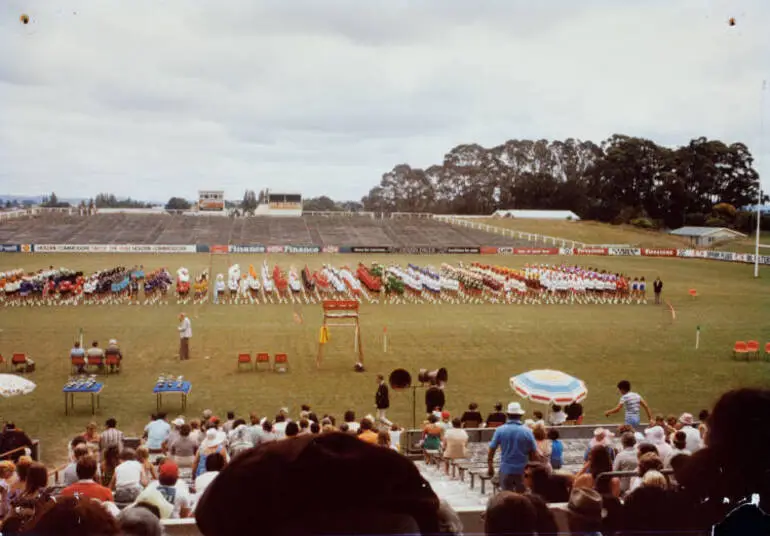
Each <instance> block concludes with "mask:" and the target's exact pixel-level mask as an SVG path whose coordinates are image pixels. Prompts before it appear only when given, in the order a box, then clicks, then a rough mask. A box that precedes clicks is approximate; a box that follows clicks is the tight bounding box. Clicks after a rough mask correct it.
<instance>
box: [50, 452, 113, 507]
mask: <svg viewBox="0 0 770 536" xmlns="http://www.w3.org/2000/svg"><path fill="white" fill-rule="evenodd" d="M96 467H97V465H96V459H95V458H94V457H93V456H83V457H82V458H80V459H79V460H78V464H77V469H76V470H77V477H78V479H77V481H76V482H73V483H72V484H70V485H69V486H67V487H66V488H64V489H63V490H62V492H61V494H62V496H64V497H72V496H74V495H83V496H85V497H88V498H89V499H96V500H98V501H102V502H113V501H114V499H113V495H112V491H110V489H109V488H106V487H104V486H102V485H101V484H99V483H97V482H96V481H95V480H94V478H95V477H96Z"/></svg>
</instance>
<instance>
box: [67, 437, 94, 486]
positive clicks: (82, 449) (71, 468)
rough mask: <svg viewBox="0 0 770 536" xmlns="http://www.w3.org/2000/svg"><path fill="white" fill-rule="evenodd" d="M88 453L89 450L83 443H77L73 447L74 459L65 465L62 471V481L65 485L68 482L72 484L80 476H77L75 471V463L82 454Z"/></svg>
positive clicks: (76, 463)
mask: <svg viewBox="0 0 770 536" xmlns="http://www.w3.org/2000/svg"><path fill="white" fill-rule="evenodd" d="M89 454H90V451H89V450H88V447H87V446H86V444H85V443H83V444H80V445H78V446H77V447H75V450H74V452H73V457H74V459H75V460H74V461H73V462H71V463H70V464H69V465H68V466H67V467H65V468H64V473H63V474H62V483H63V484H64V485H65V486H69V485H70V484H74V483H75V482H77V481H78V480H80V478H79V477H78V473H77V465H78V461H79V460H80V459H81V458H82V457H83V456H88V455H89Z"/></svg>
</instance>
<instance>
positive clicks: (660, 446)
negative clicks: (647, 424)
mask: <svg viewBox="0 0 770 536" xmlns="http://www.w3.org/2000/svg"><path fill="white" fill-rule="evenodd" d="M644 435H645V436H646V437H647V441H649V442H650V443H652V444H653V445H655V448H656V449H657V450H658V456H659V457H660V459H661V460H665V459H666V458H668V457H669V456H670V455H671V452H672V451H673V449H672V448H671V445H669V444H668V443H666V432H665V431H664V430H663V428H661V427H660V426H653V427H651V428H647V429H646V430H645V431H644Z"/></svg>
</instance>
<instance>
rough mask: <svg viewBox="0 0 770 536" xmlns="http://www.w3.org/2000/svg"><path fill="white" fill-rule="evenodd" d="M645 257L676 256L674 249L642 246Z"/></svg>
mask: <svg viewBox="0 0 770 536" xmlns="http://www.w3.org/2000/svg"><path fill="white" fill-rule="evenodd" d="M642 255H644V256H645V257H676V250H675V249H672V248H649V249H648V248H642Z"/></svg>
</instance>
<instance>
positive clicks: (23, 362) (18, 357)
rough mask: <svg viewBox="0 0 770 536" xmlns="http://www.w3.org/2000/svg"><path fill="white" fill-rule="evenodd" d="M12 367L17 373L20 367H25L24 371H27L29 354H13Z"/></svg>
mask: <svg viewBox="0 0 770 536" xmlns="http://www.w3.org/2000/svg"><path fill="white" fill-rule="evenodd" d="M11 366H12V367H14V368H15V369H16V370H17V371H18V370H19V367H23V371H24V372H26V371H27V354H13V355H12V356H11Z"/></svg>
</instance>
